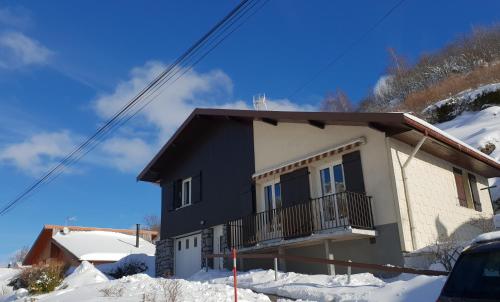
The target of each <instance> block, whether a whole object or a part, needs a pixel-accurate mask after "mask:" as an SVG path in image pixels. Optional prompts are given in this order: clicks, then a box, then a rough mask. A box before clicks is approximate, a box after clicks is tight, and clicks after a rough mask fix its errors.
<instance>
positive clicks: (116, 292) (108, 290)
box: [99, 284, 124, 297]
mask: <svg viewBox="0 0 500 302" xmlns="http://www.w3.org/2000/svg"><path fill="white" fill-rule="evenodd" d="M99 291H100V292H101V293H102V295H103V296H104V297H121V296H123V291H124V288H123V287H122V286H121V285H119V284H117V285H113V286H110V287H105V288H101V289H100V290H99Z"/></svg>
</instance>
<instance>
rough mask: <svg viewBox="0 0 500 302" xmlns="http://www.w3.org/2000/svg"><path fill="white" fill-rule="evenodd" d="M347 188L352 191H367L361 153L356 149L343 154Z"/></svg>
mask: <svg viewBox="0 0 500 302" xmlns="http://www.w3.org/2000/svg"><path fill="white" fill-rule="evenodd" d="M342 165H343V166H344V177H345V185H346V190H347V191H350V192H357V193H365V192H366V191H365V181H364V179H363V167H362V165H361V153H360V152H359V151H354V152H351V153H347V154H344V155H342Z"/></svg>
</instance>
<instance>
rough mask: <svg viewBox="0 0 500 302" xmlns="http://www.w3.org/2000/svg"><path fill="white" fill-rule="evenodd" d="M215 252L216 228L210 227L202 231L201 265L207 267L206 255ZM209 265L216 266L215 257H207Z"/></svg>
mask: <svg viewBox="0 0 500 302" xmlns="http://www.w3.org/2000/svg"><path fill="white" fill-rule="evenodd" d="M213 253H214V229H212V228H208V229H204V230H202V231H201V266H202V267H205V266H206V265H207V264H206V263H205V255H208V254H213ZM207 260H208V266H209V267H211V268H213V267H214V259H207Z"/></svg>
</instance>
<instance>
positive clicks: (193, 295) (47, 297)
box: [0, 262, 270, 302]
mask: <svg viewBox="0 0 500 302" xmlns="http://www.w3.org/2000/svg"><path fill="white" fill-rule="evenodd" d="M174 288H177V289H178V294H177V300H176V301H194V302H218V301H234V300H233V299H234V294H233V293H234V289H233V288H232V287H231V286H228V285H225V284H210V283H207V282H204V283H202V282H197V281H193V282H190V281H186V280H182V279H163V278H157V279H155V278H151V277H150V276H148V275H146V274H137V275H132V276H127V277H123V278H121V279H117V280H108V278H107V277H106V276H105V275H104V274H103V273H102V272H100V271H99V270H98V269H96V268H95V267H94V266H93V265H92V264H90V263H88V262H83V263H82V264H81V265H80V266H79V267H78V268H76V269H75V270H74V271H73V272H72V273H71V274H70V275H69V276H68V277H66V278H65V279H64V281H63V283H62V285H61V286H59V288H58V289H57V290H56V291H54V292H51V293H48V294H43V295H37V296H36V297H35V299H36V301H39V302H72V301H82V302H97V301H116V302H120V301H123V302H137V301H173V300H174V299H173V298H172V296H171V294H169V292H171V291H172V289H174ZM25 295H26V292H25V291H22V290H19V291H17V292H16V293H10V294H9V295H6V296H4V297H0V301H1V302H12V301H19V302H22V301H25V298H24V296H25ZM238 298H239V300H240V301H248V302H269V301H270V300H269V298H268V297H267V296H265V295H263V294H256V293H254V292H252V291H251V290H248V289H241V290H238ZM28 299H29V298H28Z"/></svg>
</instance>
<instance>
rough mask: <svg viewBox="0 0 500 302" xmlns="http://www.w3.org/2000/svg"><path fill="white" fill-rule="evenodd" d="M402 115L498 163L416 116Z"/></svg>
mask: <svg viewBox="0 0 500 302" xmlns="http://www.w3.org/2000/svg"><path fill="white" fill-rule="evenodd" d="M404 115H405V116H406V117H407V118H409V119H411V120H413V121H415V122H417V123H419V124H421V125H423V126H425V127H426V128H429V129H430V130H433V131H436V132H437V133H439V134H441V135H442V136H444V137H446V138H448V139H450V140H452V141H454V142H456V143H457V144H459V145H462V146H463V147H465V148H467V149H469V150H470V151H471V152H473V153H475V154H477V155H478V156H480V157H484V158H487V159H489V160H491V161H493V162H498V161H497V160H496V159H495V158H493V157H491V156H489V155H487V154H486V153H483V152H481V151H479V150H478V149H476V148H474V147H472V146H471V145H469V144H467V143H466V142H464V141H462V140H460V139H458V138H456V137H454V136H453V135H451V134H449V133H448V132H446V131H443V130H441V129H439V128H438V127H435V126H434V125H432V124H429V123H428V122H426V121H424V120H423V119H420V118H418V117H416V116H414V115H412V114H409V113H405V114H404Z"/></svg>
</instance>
